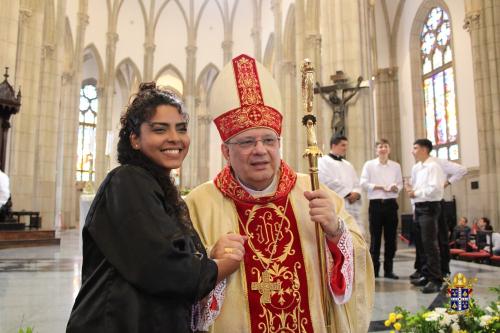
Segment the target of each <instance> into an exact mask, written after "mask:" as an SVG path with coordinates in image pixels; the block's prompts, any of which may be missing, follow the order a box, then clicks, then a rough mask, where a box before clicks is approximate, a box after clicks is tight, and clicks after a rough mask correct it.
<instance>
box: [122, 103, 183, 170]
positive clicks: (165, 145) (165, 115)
mask: <svg viewBox="0 0 500 333" xmlns="http://www.w3.org/2000/svg"><path fill="white" fill-rule="evenodd" d="M130 143H131V144H132V148H134V149H137V150H140V151H141V152H142V153H143V154H144V155H146V156H147V157H148V158H149V159H150V160H152V161H153V162H154V163H156V164H157V165H159V166H161V167H163V168H164V169H165V171H166V172H170V170H172V169H177V168H179V167H180V166H181V165H182V161H183V160H184V158H185V157H186V154H187V152H188V150H189V143H190V138H189V136H188V134H187V122H186V120H185V119H184V118H183V117H182V115H181V114H180V113H179V110H177V109H176V108H175V107H173V106H172V105H159V106H158V107H157V108H156V112H155V114H154V115H153V117H151V119H149V121H146V122H144V123H142V124H141V133H140V136H137V135H135V134H132V135H131V136H130Z"/></svg>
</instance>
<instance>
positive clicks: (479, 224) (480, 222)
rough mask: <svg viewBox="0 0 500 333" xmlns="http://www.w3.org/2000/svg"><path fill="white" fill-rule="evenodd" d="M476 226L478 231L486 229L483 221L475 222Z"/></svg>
mask: <svg viewBox="0 0 500 333" xmlns="http://www.w3.org/2000/svg"><path fill="white" fill-rule="evenodd" d="M477 226H478V227H479V229H481V230H483V229H484V227H486V222H485V221H484V220H483V219H479V221H477Z"/></svg>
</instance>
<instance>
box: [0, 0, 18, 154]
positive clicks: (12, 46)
mask: <svg viewBox="0 0 500 333" xmlns="http://www.w3.org/2000/svg"><path fill="white" fill-rule="evenodd" d="M0 7H1V8H2V10H1V11H0V26H1V27H2V29H0V50H1V52H0V74H1V75H3V74H4V70H5V68H4V67H9V74H10V78H9V82H10V84H11V85H12V86H14V88H15V89H17V87H16V86H15V85H14V83H15V82H14V80H15V78H16V77H15V75H14V74H15V70H16V49H17V47H16V45H17V29H18V20H19V2H18V1H9V0H0ZM1 80H2V81H3V77H2V78H1ZM7 164H8V163H7Z"/></svg>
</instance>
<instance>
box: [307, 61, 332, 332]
mask: <svg viewBox="0 0 500 333" xmlns="http://www.w3.org/2000/svg"><path fill="white" fill-rule="evenodd" d="M300 70H301V72H302V100H303V104H304V113H305V114H304V116H303V117H302V124H303V125H304V126H305V127H306V133H307V148H306V150H305V151H304V157H307V158H308V160H309V175H310V177H311V187H312V190H313V191H315V190H317V189H319V179H318V157H321V156H322V155H323V154H322V153H321V150H320V149H319V147H318V142H317V141H316V129H315V126H316V116H315V115H314V114H313V93H314V92H313V86H314V68H313V66H312V64H311V61H310V60H309V59H304V62H303V63H302V66H301V68H300ZM316 240H317V241H318V243H317V250H318V258H319V262H320V272H321V303H322V306H323V315H324V317H325V326H326V327H327V331H329V330H330V327H331V321H330V313H331V312H330V292H329V290H328V285H327V279H328V278H327V277H328V273H327V271H326V269H327V268H326V258H325V236H324V234H323V231H322V230H321V227H320V226H319V224H317V223H316Z"/></svg>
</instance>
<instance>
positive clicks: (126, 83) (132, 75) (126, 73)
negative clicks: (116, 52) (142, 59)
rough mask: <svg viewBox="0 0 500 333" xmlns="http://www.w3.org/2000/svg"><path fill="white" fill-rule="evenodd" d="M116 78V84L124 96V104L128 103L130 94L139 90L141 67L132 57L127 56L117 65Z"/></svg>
mask: <svg viewBox="0 0 500 333" xmlns="http://www.w3.org/2000/svg"><path fill="white" fill-rule="evenodd" d="M115 78H116V82H115V86H116V88H118V89H119V91H120V93H121V96H122V105H126V104H127V102H128V98H129V96H130V95H131V94H133V93H135V92H136V91H137V90H138V88H139V84H140V83H141V73H140V71H139V68H138V67H137V65H136V64H135V63H134V62H133V61H132V59H130V58H125V59H123V60H122V61H120V62H119V63H118V65H117V66H116V70H115Z"/></svg>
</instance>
